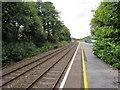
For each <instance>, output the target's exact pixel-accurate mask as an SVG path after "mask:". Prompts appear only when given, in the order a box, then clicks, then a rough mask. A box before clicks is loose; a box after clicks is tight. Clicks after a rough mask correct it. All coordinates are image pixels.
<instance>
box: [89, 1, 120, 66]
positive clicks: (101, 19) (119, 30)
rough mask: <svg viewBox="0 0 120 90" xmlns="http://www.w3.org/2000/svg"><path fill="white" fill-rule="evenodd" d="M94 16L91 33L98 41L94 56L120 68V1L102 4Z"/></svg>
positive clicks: (94, 48)
mask: <svg viewBox="0 0 120 90" xmlns="http://www.w3.org/2000/svg"><path fill="white" fill-rule="evenodd" d="M93 16H94V17H93V18H92V20H91V29H92V30H91V33H92V34H93V35H94V39H95V40H96V42H95V43H94V46H93V52H94V54H95V55H97V56H98V57H100V58H101V59H102V60H104V61H105V62H106V63H108V64H111V65H113V66H115V67H117V68H120V1H119V2H101V4H100V5H99V7H98V8H97V9H96V10H94V15H93Z"/></svg>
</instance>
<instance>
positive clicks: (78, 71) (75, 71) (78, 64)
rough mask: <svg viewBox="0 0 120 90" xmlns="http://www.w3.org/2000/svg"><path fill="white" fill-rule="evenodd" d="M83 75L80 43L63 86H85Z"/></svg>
mask: <svg viewBox="0 0 120 90" xmlns="http://www.w3.org/2000/svg"><path fill="white" fill-rule="evenodd" d="M79 44H80V43H79ZM82 75H83V74H82V60H81V49H80V45H78V50H77V51H76V55H75V58H74V61H73V63H72V66H71V69H70V71H69V74H68V76H67V79H66V81H65V83H64V86H63V87H62V88H83V80H82V79H83V78H82ZM64 79H65V78H64Z"/></svg>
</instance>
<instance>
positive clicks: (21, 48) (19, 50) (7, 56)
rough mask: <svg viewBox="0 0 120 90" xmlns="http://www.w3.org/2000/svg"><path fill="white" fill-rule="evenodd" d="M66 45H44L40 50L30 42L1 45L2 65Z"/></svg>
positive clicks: (61, 43)
mask: <svg viewBox="0 0 120 90" xmlns="http://www.w3.org/2000/svg"><path fill="white" fill-rule="evenodd" d="M65 44H68V42H66V41H62V42H58V43H54V44H53V43H44V45H43V46H42V47H41V48H38V47H36V45H35V44H34V43H32V42H19V43H9V44H5V43H3V48H2V65H3V66H5V65H7V64H9V62H18V61H21V60H22V59H24V58H25V57H28V56H33V55H36V54H38V53H42V52H46V51H48V50H51V49H55V48H58V47H61V46H63V45H65Z"/></svg>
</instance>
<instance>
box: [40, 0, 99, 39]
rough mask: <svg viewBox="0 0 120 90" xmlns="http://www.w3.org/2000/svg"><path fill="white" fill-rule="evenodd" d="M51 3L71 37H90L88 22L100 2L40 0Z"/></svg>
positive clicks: (93, 0) (89, 0) (92, 0)
mask: <svg viewBox="0 0 120 90" xmlns="http://www.w3.org/2000/svg"><path fill="white" fill-rule="evenodd" d="M42 1H43V2H44V1H51V2H53V4H54V6H55V7H56V9H57V11H59V12H61V14H60V17H61V20H62V21H64V24H65V25H66V26H67V27H68V28H69V30H70V32H71V36H72V37H74V38H83V37H85V36H87V35H90V25H89V24H90V20H91V18H92V15H93V13H92V12H91V10H94V9H96V8H97V7H98V6H99V4H100V1H101V0H42Z"/></svg>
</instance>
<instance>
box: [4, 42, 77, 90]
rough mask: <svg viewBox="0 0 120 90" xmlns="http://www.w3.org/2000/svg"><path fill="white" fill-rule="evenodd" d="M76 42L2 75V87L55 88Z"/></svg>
mask: <svg viewBox="0 0 120 90" xmlns="http://www.w3.org/2000/svg"><path fill="white" fill-rule="evenodd" d="M77 44H78V43H77V42H76V43H72V44H69V45H66V46H64V47H62V48H59V49H56V50H53V51H51V52H49V53H47V54H45V55H43V56H42V57H41V58H39V59H36V60H33V61H31V62H30V61H29V63H28V62H27V63H25V64H22V66H20V67H18V68H16V69H13V70H11V71H9V72H5V73H3V75H2V79H3V84H2V88H24V89H29V88H55V86H56V85H57V82H58V81H59V79H60V77H61V75H62V73H63V72H64V70H65V68H66V67H67V65H68V63H69V62H70V60H71V58H72V55H73V54H74V52H75V50H76V47H77Z"/></svg>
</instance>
